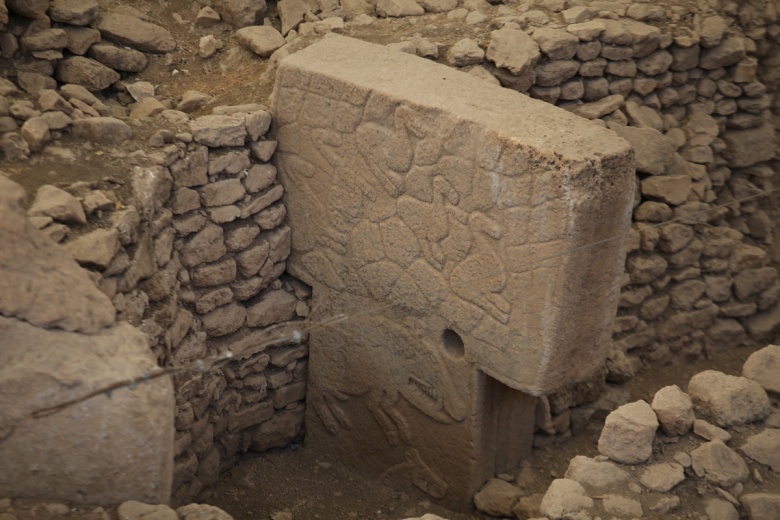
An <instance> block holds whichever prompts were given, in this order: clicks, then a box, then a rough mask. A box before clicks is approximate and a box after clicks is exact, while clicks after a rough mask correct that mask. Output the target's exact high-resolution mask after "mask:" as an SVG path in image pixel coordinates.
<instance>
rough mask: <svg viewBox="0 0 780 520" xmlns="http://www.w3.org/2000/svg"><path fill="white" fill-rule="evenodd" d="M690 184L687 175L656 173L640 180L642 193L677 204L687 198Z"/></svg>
mask: <svg viewBox="0 0 780 520" xmlns="http://www.w3.org/2000/svg"><path fill="white" fill-rule="evenodd" d="M692 185H693V183H692V181H691V178H690V177H689V176H687V175H656V176H653V177H648V178H647V179H644V180H643V181H642V194H643V195H647V196H649V197H655V198H658V199H661V200H662V201H663V202H666V203H667V204H671V205H673V206H678V205H680V204H682V203H683V202H685V201H686V200H688V195H689V194H690V192H691V186H692Z"/></svg>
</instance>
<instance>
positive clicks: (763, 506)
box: [739, 493, 780, 520]
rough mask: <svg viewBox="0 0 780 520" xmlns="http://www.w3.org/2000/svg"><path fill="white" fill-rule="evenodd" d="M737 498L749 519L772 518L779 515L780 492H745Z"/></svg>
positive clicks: (770, 519)
mask: <svg viewBox="0 0 780 520" xmlns="http://www.w3.org/2000/svg"><path fill="white" fill-rule="evenodd" d="M739 500H740V502H742V505H743V506H744V507H745V509H747V511H748V516H749V518H750V520H772V519H773V518H777V517H778V516H779V515H780V494H776V493H745V494H744V495H742V496H741V497H739Z"/></svg>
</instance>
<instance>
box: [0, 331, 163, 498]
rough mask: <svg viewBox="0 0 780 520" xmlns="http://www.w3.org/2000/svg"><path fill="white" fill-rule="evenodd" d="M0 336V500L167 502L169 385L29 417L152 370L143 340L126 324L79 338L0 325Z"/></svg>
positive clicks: (159, 383) (140, 388) (160, 383)
mask: <svg viewBox="0 0 780 520" xmlns="http://www.w3.org/2000/svg"><path fill="white" fill-rule="evenodd" d="M0 330H2V331H3V332H2V336H3V345H4V346H3V349H2V350H0V367H2V368H0V438H2V439H3V441H2V442H1V443H0V459H2V461H3V471H0V494H2V495H3V496H27V497H41V498H46V499H48V500H67V501H69V502H78V503H85V504H95V503H117V502H122V501H123V500H128V499H139V500H144V501H147V502H154V503H158V502H165V501H167V500H168V499H169V496H170V492H171V476H172V466H173V440H174V399H173V389H172V385H171V383H170V380H168V379H157V380H155V381H154V382H151V383H145V384H142V385H139V386H138V388H136V389H135V390H130V389H129V388H122V389H119V390H115V391H114V392H113V393H112V395H111V398H110V399H109V398H108V397H107V396H105V395H99V396H96V397H93V398H91V399H88V400H86V401H84V402H83V403H79V404H76V405H73V406H70V407H67V408H65V409H63V410H61V411H59V412H57V413H54V414H51V415H48V416H46V417H43V418H40V419H35V418H32V417H30V414H31V413H32V412H34V411H35V410H38V409H41V408H44V407H47V406H53V405H57V404H59V403H62V402H64V401H67V400H69V399H74V398H78V397H80V396H83V395H85V394H87V393H89V392H90V391H91V390H94V389H97V388H100V387H102V386H104V385H107V384H110V383H114V382H116V381H122V380H124V379H128V378H131V377H138V376H139V375H140V374H141V373H142V372H143V371H144V370H149V369H151V368H153V367H155V366H156V363H155V362H154V359H153V358H152V356H151V353H150V351H149V347H148V344H147V341H146V337H145V336H144V335H143V334H142V333H141V332H140V331H138V330H137V329H135V328H134V327H132V326H131V325H129V324H127V323H122V324H119V325H117V326H114V327H111V328H109V329H104V331H103V332H101V333H99V334H95V335H89V336H88V335H84V334H79V333H71V332H64V331H56V330H45V329H39V328H36V327H33V326H32V325H29V324H28V323H24V322H21V321H18V320H15V319H8V318H4V317H0ZM32 467H35V468H38V469H37V471H30V468H32ZM74 468H77V470H76V469H74ZM117 468H122V471H121V472H118V471H117Z"/></svg>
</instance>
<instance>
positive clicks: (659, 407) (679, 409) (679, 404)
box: [650, 385, 696, 436]
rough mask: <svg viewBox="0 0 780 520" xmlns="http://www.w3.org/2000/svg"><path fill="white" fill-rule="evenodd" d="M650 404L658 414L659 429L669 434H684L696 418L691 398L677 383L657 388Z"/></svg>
mask: <svg viewBox="0 0 780 520" xmlns="http://www.w3.org/2000/svg"><path fill="white" fill-rule="evenodd" d="M650 406H651V407H652V408H653V411H654V412H655V414H656V416H658V422H659V423H660V424H661V429H662V430H663V431H664V432H665V433H666V434H667V435H669V436H676V435H685V434H686V433H688V431H689V430H690V429H691V427H692V426H693V421H694V419H695V418H696V416H695V415H694V413H693V402H692V401H691V398H690V397H688V394H686V393H685V392H683V391H682V390H680V387H678V386H677V385H672V386H665V387H663V388H661V389H660V390H658V391H657V392H656V393H655V396H654V397H653V402H652V404H651V405H650Z"/></svg>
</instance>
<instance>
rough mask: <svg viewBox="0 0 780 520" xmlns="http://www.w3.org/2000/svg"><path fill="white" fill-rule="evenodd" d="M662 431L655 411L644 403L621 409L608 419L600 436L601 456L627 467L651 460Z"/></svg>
mask: <svg viewBox="0 0 780 520" xmlns="http://www.w3.org/2000/svg"><path fill="white" fill-rule="evenodd" d="M657 429H658V419H657V418H656V415H655V412H654V411H653V409H652V408H651V407H650V405H649V404H647V403H646V402H644V401H636V402H634V403H629V404H625V405H623V406H621V407H620V408H618V409H617V410H615V411H614V412H612V413H610V414H609V415H608V416H607V420H606V421H605V423H604V429H603V430H602V431H601V436H600V437H599V453H601V454H602V455H606V456H607V457H609V458H610V459H612V460H615V461H617V462H622V463H624V464H637V463H640V462H644V461H646V460H647V459H649V458H650V455H652V453H653V439H654V438H655V431H656V430H657Z"/></svg>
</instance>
